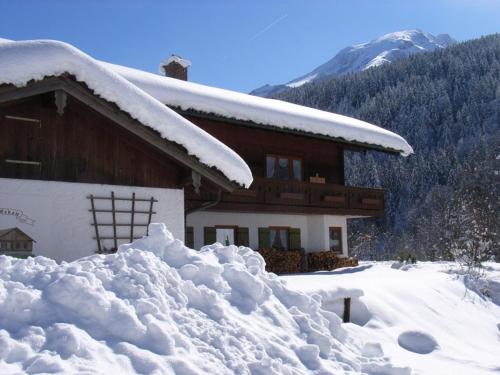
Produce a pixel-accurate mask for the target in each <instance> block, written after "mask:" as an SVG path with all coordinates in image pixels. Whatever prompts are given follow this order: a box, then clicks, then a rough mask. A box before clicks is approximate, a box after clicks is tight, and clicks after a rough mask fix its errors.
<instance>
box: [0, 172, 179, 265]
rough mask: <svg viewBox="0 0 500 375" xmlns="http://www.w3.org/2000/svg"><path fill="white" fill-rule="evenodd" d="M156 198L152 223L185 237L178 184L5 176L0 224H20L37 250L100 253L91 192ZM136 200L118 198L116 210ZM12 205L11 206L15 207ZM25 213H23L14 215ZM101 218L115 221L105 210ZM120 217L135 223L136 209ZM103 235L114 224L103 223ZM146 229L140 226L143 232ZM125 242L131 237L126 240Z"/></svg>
mask: <svg viewBox="0 0 500 375" xmlns="http://www.w3.org/2000/svg"><path fill="white" fill-rule="evenodd" d="M112 191H113V192H114V193H115V196H116V197H127V198H131V197H132V193H134V192H135V194H136V198H151V197H154V198H155V199H157V200H158V202H155V203H154V205H153V211H155V212H156V214H154V215H153V216H152V220H151V221H152V222H163V223H165V224H166V225H167V228H168V229H169V230H170V231H171V232H172V233H173V235H174V236H175V237H176V238H179V239H181V240H184V192H183V190H178V189H157V188H144V187H133V186H118V185H99V184H83V183H68V182H57V181H38V180H20V179H5V178H0V229H4V228H11V227H17V228H19V229H21V230H22V231H23V232H25V233H26V234H28V235H29V236H30V237H31V238H33V239H34V240H35V241H36V243H34V247H33V253H34V254H35V255H43V256H47V257H50V258H53V259H55V260H56V261H61V260H66V261H71V260H74V259H77V258H80V257H83V256H87V255H91V254H94V252H95V251H96V250H97V242H96V240H95V239H93V237H94V236H95V231H94V227H93V226H92V225H91V223H93V219H92V213H91V212H89V209H90V207H91V204H90V200H89V199H87V196H89V195H90V194H93V195H94V196H106V197H108V196H110V195H111V192H112ZM99 207H101V208H108V209H109V208H110V201H96V208H99ZM130 207H131V202H129V201H117V203H116V209H120V208H122V209H127V210H128V209H130ZM139 208H140V209H144V210H148V209H149V203H147V204H146V203H140V206H139V203H136V209H139ZM9 210H10V211H9ZM13 210H17V211H16V212H18V213H20V212H22V215H24V216H22V217H20V218H19V217H17V216H15V215H13V214H12V211H13ZM100 215H101V216H99V217H98V222H108V223H111V222H112V219H111V218H112V217H111V214H100ZM147 219H148V217H147V215H136V216H135V219H134V221H135V222H136V223H139V222H142V223H146V222H147ZM116 221H117V222H124V223H130V214H125V213H120V214H117V215H116ZM100 230H101V233H102V235H111V234H112V230H113V229H112V227H106V228H105V229H104V228H103V227H100ZM145 230H146V228H145V227H141V228H137V229H135V232H136V233H138V234H143V233H145ZM127 233H130V227H120V228H119V229H118V232H117V234H118V235H120V234H121V235H124V236H126V235H127ZM121 242H122V243H123V242H128V241H127V240H121ZM106 244H107V245H108V246H109V247H111V246H112V245H113V241H111V240H108V241H107V242H106Z"/></svg>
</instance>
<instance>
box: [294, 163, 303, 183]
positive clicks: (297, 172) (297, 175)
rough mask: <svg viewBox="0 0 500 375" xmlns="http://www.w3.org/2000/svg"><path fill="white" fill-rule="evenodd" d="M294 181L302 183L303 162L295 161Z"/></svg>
mask: <svg viewBox="0 0 500 375" xmlns="http://www.w3.org/2000/svg"><path fill="white" fill-rule="evenodd" d="M293 179H294V180H295V181H302V160H299V159H294V160H293Z"/></svg>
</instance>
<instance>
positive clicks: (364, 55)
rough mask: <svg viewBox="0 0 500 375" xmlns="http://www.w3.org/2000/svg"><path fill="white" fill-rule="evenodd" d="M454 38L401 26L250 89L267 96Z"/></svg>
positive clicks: (451, 41) (444, 44) (442, 44)
mask: <svg viewBox="0 0 500 375" xmlns="http://www.w3.org/2000/svg"><path fill="white" fill-rule="evenodd" d="M454 43H456V41H455V40H454V39H453V38H452V37H450V36H449V35H448V34H440V35H437V36H434V35H432V34H429V33H426V32H425V31H422V30H419V29H415V30H404V31H397V32H394V33H390V34H386V35H383V36H381V37H379V38H377V39H374V40H372V41H370V42H368V43H362V44H356V45H354V46H350V47H347V48H344V49H343V50H341V51H340V52H339V53H337V54H336V55H335V56H334V57H333V58H332V59H331V60H329V61H327V62H326V63H324V64H322V65H320V66H318V67H317V68H316V69H314V70H313V71H311V72H309V73H307V74H305V75H303V76H301V77H299V78H296V79H294V80H292V81H289V82H287V83H285V84H279V85H264V86H262V87H259V88H258V89H255V90H254V91H252V92H251V94H253V95H258V96H268V95H271V94H274V93H278V92H281V91H283V90H286V89H287V88H290V87H299V86H302V85H303V84H305V83H307V82H311V81H313V80H316V79H320V78H323V77H326V76H331V75H343V74H348V73H354V72H359V71H361V70H366V69H369V68H372V67H374V66H379V65H382V64H385V63H390V62H392V61H395V60H397V59H400V58H403V57H407V56H409V55H410V54H413V53H419V52H427V51H433V50H435V49H437V48H445V47H448V46H449V45H451V44H454Z"/></svg>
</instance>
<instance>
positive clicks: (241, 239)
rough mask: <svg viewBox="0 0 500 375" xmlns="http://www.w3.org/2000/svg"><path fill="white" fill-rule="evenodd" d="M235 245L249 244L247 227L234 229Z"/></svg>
mask: <svg viewBox="0 0 500 375" xmlns="http://www.w3.org/2000/svg"><path fill="white" fill-rule="evenodd" d="M236 245H238V246H246V247H248V246H250V238H249V234H248V228H240V227H238V228H237V229H236Z"/></svg>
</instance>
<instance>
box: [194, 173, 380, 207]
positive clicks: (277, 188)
mask: <svg viewBox="0 0 500 375" xmlns="http://www.w3.org/2000/svg"><path fill="white" fill-rule="evenodd" d="M216 198H217V197H216V194H210V193H203V192H202V193H201V194H199V195H196V194H194V193H193V192H188V191H186V207H187V208H191V207H196V206H199V205H200V204H201V203H202V202H207V201H213V200H215V199H216ZM211 210H213V211H234V212H269V213H304V214H330V215H352V216H357V215H359V216H382V215H383V213H384V190H382V189H370V188H360V187H351V186H343V185H336V184H317V183H310V182H303V181H280V180H271V179H267V178H255V180H254V183H253V184H252V186H251V187H250V188H249V189H238V190H236V191H234V192H233V193H232V194H227V193H223V195H222V199H221V201H220V203H219V204H217V205H216V206H214V207H212V208H211Z"/></svg>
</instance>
